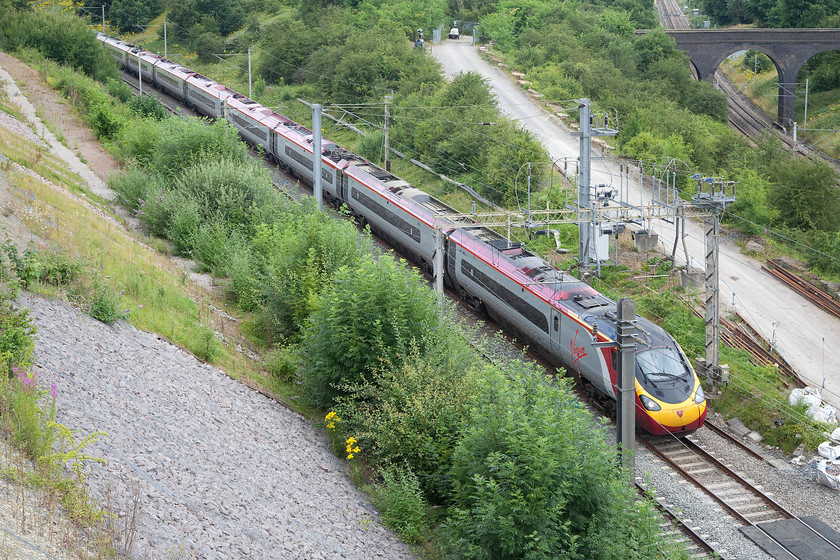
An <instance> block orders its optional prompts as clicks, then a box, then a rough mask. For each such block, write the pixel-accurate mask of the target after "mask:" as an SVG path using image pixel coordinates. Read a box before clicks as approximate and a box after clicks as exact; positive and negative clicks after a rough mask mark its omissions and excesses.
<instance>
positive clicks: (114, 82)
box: [105, 78, 134, 103]
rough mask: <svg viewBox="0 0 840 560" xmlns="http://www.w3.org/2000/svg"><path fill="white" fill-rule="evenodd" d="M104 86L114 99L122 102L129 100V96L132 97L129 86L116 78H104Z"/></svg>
mask: <svg viewBox="0 0 840 560" xmlns="http://www.w3.org/2000/svg"><path fill="white" fill-rule="evenodd" d="M105 87H106V88H107V89H108V93H110V94H111V96H112V97H114V99H117V100H119V101H121V102H122V103H128V102H129V101H131V98H132V97H134V94H133V93H132V91H131V86H129V85H128V84H127V83H125V82H124V81H122V80H119V79H117V78H107V79H106V80H105Z"/></svg>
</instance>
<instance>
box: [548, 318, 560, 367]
mask: <svg viewBox="0 0 840 560" xmlns="http://www.w3.org/2000/svg"><path fill="white" fill-rule="evenodd" d="M550 309H551V317H550V320H549V324H548V331H549V338H551V353H552V354H554V355H555V356H560V355H561V350H562V348H561V346H562V344H560V333H561V332H563V315H562V314H561V313H560V312H559V311H557V309H555V308H554V307H550Z"/></svg>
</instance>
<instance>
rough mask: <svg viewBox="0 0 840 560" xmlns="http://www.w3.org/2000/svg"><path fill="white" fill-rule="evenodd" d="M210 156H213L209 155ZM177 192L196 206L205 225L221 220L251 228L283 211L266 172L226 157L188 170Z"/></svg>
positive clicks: (175, 187) (210, 159)
mask: <svg viewBox="0 0 840 560" xmlns="http://www.w3.org/2000/svg"><path fill="white" fill-rule="evenodd" d="M208 153H212V152H210V151H208ZM173 190H175V191H176V192H178V193H179V194H181V195H183V196H184V198H185V199H187V200H189V201H192V202H194V203H195V204H196V207H197V212H198V215H199V216H200V219H201V221H202V222H207V221H213V220H218V221H221V222H223V223H225V224H228V225H229V226H231V227H246V228H250V227H253V226H254V225H255V223H254V220H255V218H256V217H257V216H259V217H266V216H271V215H272V214H274V213H275V212H276V211H278V210H279V203H278V197H277V195H276V193H275V192H274V187H273V185H272V183H271V177H270V176H269V174H268V172H267V171H266V170H265V168H263V167H261V166H259V165H256V164H252V163H251V162H250V161H248V164H247V165H246V164H244V162H243V161H242V160H239V159H224V156H223V155H219V156H217V157H215V158H208V159H207V161H203V162H200V163H197V164H195V165H193V166H191V167H188V168H185V169H184V171H183V172H182V173H181V174H180V176H179V177H178V179H177V180H176V181H175V182H174V183H173Z"/></svg>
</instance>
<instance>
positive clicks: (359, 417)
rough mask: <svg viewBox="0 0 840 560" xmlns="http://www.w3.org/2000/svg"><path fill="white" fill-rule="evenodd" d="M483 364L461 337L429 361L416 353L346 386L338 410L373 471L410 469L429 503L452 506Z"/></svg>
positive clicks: (436, 348)
mask: <svg viewBox="0 0 840 560" xmlns="http://www.w3.org/2000/svg"><path fill="white" fill-rule="evenodd" d="M480 360H481V358H480V357H479V356H478V354H476V353H475V352H474V351H473V350H472V349H471V348H469V347H468V346H466V345H465V344H464V343H463V340H462V339H461V338H460V337H458V336H455V337H449V338H446V337H443V338H442V339H441V340H440V341H438V342H437V343H436V344H434V345H431V346H429V347H428V348H427V350H426V352H425V353H424V354H423V355H420V354H419V352H417V351H416V350H412V351H411V352H410V353H409V354H408V355H405V356H399V357H398V358H397V360H396V361H395V362H394V363H383V364H382V365H381V366H379V367H377V368H376V369H375V370H374V371H373V372H372V373H371V374H369V375H368V376H366V381H364V382H362V383H358V384H353V385H348V386H346V387H344V389H345V390H346V391H347V395H346V396H344V397H340V398H339V399H338V403H337V404H336V406H335V410H336V411H337V412H338V413H339V415H340V416H341V417H342V418H344V419H345V421H344V430H345V431H346V432H347V433H351V434H353V435H354V436H355V437H356V438H357V439H358V440H359V442H360V444H361V445H362V446H363V447H364V449H365V460H366V461H368V462H369V463H370V464H372V465H389V464H401V465H405V466H406V467H407V468H408V469H410V470H411V471H412V473H413V474H414V475H416V478H417V479H418V482H419V485H420V487H421V488H422V489H423V492H424V494H425V496H426V498H427V499H428V500H429V501H430V502H432V503H434V504H443V503H445V501H446V498H447V495H448V492H449V491H450V487H449V472H448V471H449V467H450V465H451V462H452V453H453V451H454V449H455V445H456V444H457V442H458V437H459V434H460V430H461V429H462V427H463V426H464V424H465V423H466V421H467V419H468V417H469V413H470V407H471V405H472V403H473V402H474V401H475V400H476V399H477V398H478V394H479V392H480V391H481V384H482V374H483V369H484V364H483V362H481V361H480Z"/></svg>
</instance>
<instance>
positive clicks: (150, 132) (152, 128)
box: [117, 119, 177, 174]
mask: <svg viewBox="0 0 840 560" xmlns="http://www.w3.org/2000/svg"><path fill="white" fill-rule="evenodd" d="M172 120H174V119H172ZM174 126H177V125H170V124H169V123H168V122H160V121H155V120H151V119H131V120H130V121H129V122H128V123H127V124H126V126H125V127H123V129H122V130H121V131H120V135H119V137H118V138H117V144H118V146H119V153H120V157H121V158H122V160H123V161H124V162H132V163H134V164H136V165H138V166H139V167H140V168H141V169H143V170H144V171H145V172H146V173H149V174H153V173H154V174H157V173H159V172H158V171H157V170H156V169H155V168H154V164H153V162H154V159H155V157H156V154H157V153H158V151H159V150H160V148H161V142H162V141H163V140H162V139H163V137H164V136H165V135H166V134H167V132H168V131H169V129H170V127H174Z"/></svg>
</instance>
